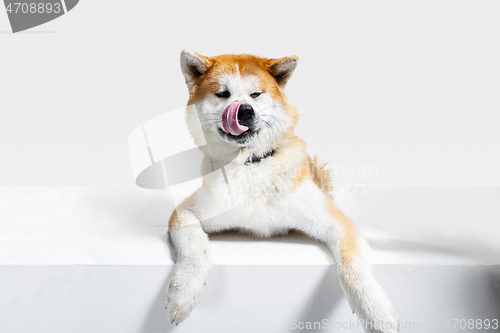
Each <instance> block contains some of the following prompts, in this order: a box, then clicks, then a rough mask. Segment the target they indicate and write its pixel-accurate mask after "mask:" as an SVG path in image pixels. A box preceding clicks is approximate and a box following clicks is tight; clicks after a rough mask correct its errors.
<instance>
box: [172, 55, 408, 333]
mask: <svg viewBox="0 0 500 333" xmlns="http://www.w3.org/2000/svg"><path fill="white" fill-rule="evenodd" d="M297 62H298V57H296V56H291V57H285V58H280V59H267V58H261V57H257V56H253V55H248V54H240V55H229V54H225V55H220V56H214V57H206V56H202V55H200V54H198V53H196V52H191V51H186V50H185V51H182V53H181V69H182V73H183V75H184V77H185V80H186V84H187V86H188V89H189V101H188V105H194V106H196V107H195V108H188V109H187V123H188V126H189V127H190V129H191V128H192V127H193V126H191V125H193V124H194V123H196V122H199V123H201V125H202V129H203V130H202V131H200V130H192V131H191V135H192V136H193V138H194V140H195V143H196V144H197V145H200V146H202V145H204V144H205V143H204V140H206V141H205V142H207V143H209V146H210V143H216V145H215V144H214V145H213V147H211V157H210V158H207V159H206V160H205V161H204V163H207V164H210V163H211V164H213V163H215V162H217V163H220V164H222V165H224V168H223V172H219V173H215V172H214V173H210V174H208V175H206V176H204V177H203V186H202V187H201V188H200V189H198V190H197V191H196V192H195V193H194V194H193V195H191V196H190V197H188V198H187V199H186V200H184V201H183V202H182V203H181V204H180V205H178V206H177V207H176V209H175V211H174V212H173V214H172V216H171V218H170V221H169V236H170V241H171V244H172V246H173V248H174V249H175V250H176V252H177V259H176V264H175V267H174V271H173V273H172V279H171V281H170V283H169V285H168V287H167V290H166V296H165V302H166V306H165V309H166V313H167V317H168V319H169V320H170V321H171V322H172V323H175V324H178V323H180V322H181V321H183V320H184V319H185V318H186V317H187V316H188V315H189V314H190V313H191V310H192V309H193V307H194V306H195V304H196V296H197V295H198V293H199V292H200V290H201V288H202V286H203V285H204V281H205V278H206V277H207V274H208V271H209V269H210V267H211V259H210V246H209V242H208V236H207V234H208V233H214V232H218V231H223V230H228V229H237V230H242V231H246V232H249V233H251V234H254V235H256V236H260V237H271V236H273V235H276V234H279V233H284V232H286V231H287V230H290V229H294V230H299V231H301V232H304V233H306V234H307V235H309V236H311V237H313V238H315V239H317V240H319V241H322V242H324V243H325V244H326V245H327V246H328V247H329V249H330V250H331V252H332V254H333V257H334V259H335V262H336V263H337V265H338V272H339V276H340V282H341V284H342V288H343V290H344V291H345V293H346V295H347V298H348V301H349V304H350V306H351V308H352V310H353V311H354V312H355V313H356V314H357V315H358V316H359V318H361V319H363V321H364V322H366V323H371V324H372V326H373V328H370V325H367V326H368V328H365V329H366V330H367V331H368V332H396V331H397V328H396V327H397V323H398V319H397V316H396V313H395V311H394V310H393V307H392V305H391V303H390V301H389V299H388V298H387V296H386V295H385V293H384V291H383V290H382V288H381V287H380V286H379V285H378V283H377V282H376V281H375V279H374V277H373V275H372V273H371V268H370V265H369V263H368V262H367V260H366V257H365V256H366V254H367V251H368V250H369V249H368V246H367V243H366V241H365V240H364V239H363V238H362V237H361V235H360V232H359V230H358V228H357V227H356V225H355V224H354V223H353V222H352V221H351V220H350V219H349V217H347V216H346V215H345V214H344V213H343V212H342V211H341V210H340V208H339V207H338V206H337V205H336V204H335V202H334V201H333V200H332V197H331V195H330V194H329V193H328V192H329V191H331V190H332V186H331V176H330V171H329V170H328V169H327V168H326V166H325V164H321V163H319V162H318V159H317V158H314V159H313V158H311V157H310V156H309V155H308V154H307V153H306V150H305V143H304V141H302V140H301V139H299V138H298V137H297V136H295V135H294V128H295V125H296V124H297V120H298V114H297V110H296V109H295V108H294V107H293V106H292V105H291V104H290V102H289V100H288V98H287V97H286V96H285V93H284V92H283V90H284V88H285V85H286V84H287V82H288V80H289V79H290V77H291V76H292V73H293V72H294V70H295V67H296V66H297ZM235 150H236V151H237V152H238V153H237V156H236V155H234V154H232V153H231V152H234V151H235ZM235 156H236V157H235ZM376 324H377V325H378V327H377V328H376ZM380 325H383V326H380Z"/></svg>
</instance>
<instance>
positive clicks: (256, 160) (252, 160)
mask: <svg viewBox="0 0 500 333" xmlns="http://www.w3.org/2000/svg"><path fill="white" fill-rule="evenodd" d="M275 152H276V149H273V150H270V151H268V152H267V153H265V154H264V155H262V156H257V155H250V156H249V157H248V158H247V160H246V161H245V165H250V164H252V163H260V161H261V160H263V159H265V158H267V157H270V156H273V154H274V153H275Z"/></svg>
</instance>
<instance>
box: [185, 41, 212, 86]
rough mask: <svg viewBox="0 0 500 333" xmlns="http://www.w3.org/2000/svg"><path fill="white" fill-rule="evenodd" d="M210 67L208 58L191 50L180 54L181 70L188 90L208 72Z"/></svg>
mask: <svg viewBox="0 0 500 333" xmlns="http://www.w3.org/2000/svg"><path fill="white" fill-rule="evenodd" d="M211 66H212V64H211V62H210V59H209V58H208V57H205V56H202V55H201V54H198V53H196V52H194V51H191V50H183V51H182V52H181V70H182V74H183V75H184V78H185V79H186V85H187V86H188V88H189V89H191V87H192V86H193V85H194V83H195V82H196V80H197V79H198V78H199V77H200V76H202V75H204V74H206V73H207V72H208V70H209V69H210V67H211Z"/></svg>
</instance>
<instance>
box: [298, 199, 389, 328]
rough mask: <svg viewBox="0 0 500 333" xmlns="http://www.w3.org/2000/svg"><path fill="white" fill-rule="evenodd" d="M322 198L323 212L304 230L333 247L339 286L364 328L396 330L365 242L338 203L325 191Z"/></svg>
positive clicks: (387, 301)
mask: <svg viewBox="0 0 500 333" xmlns="http://www.w3.org/2000/svg"><path fill="white" fill-rule="evenodd" d="M323 199H324V203H325V205H324V206H323V207H325V209H324V211H323V214H321V216H320V217H318V221H317V223H315V224H313V225H309V226H306V227H304V231H305V232H306V233H308V234H309V235H311V236H313V237H315V238H317V239H320V240H322V241H323V242H325V244H326V245H327V246H328V247H329V248H330V250H331V251H332V253H333V256H334V258H335V262H336V263H337V267H338V273H339V280H340V283H341V285H342V289H343V290H344V292H345V293H346V296H347V299H348V301H349V304H350V306H351V308H352V310H353V311H354V312H355V313H356V314H357V315H358V317H359V319H360V321H359V323H360V324H362V325H363V328H364V330H365V332H369V333H394V332H398V318H397V315H396V312H395V311H394V309H393V307H392V305H391V302H390V301H389V299H388V297H387V296H386V294H385V292H384V290H383V289H382V287H380V285H379V284H378V283H377V281H376V280H375V278H374V276H373V274H372V271H371V265H370V264H369V262H368V260H367V258H366V255H367V251H369V248H368V244H367V243H366V241H365V240H364V239H363V238H362V236H361V234H360V232H359V230H358V228H357V226H356V225H355V224H354V222H352V220H351V219H350V218H349V217H347V216H346V215H345V214H344V213H343V212H342V210H341V209H340V208H339V207H338V206H337V204H336V203H335V202H333V200H331V199H330V198H329V197H327V196H326V195H323Z"/></svg>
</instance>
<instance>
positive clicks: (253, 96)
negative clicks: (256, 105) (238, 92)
mask: <svg viewBox="0 0 500 333" xmlns="http://www.w3.org/2000/svg"><path fill="white" fill-rule="evenodd" d="M260 94H262V91H257V92H254V93H253V94H250V97H252V98H257V97H259V96H260Z"/></svg>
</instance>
